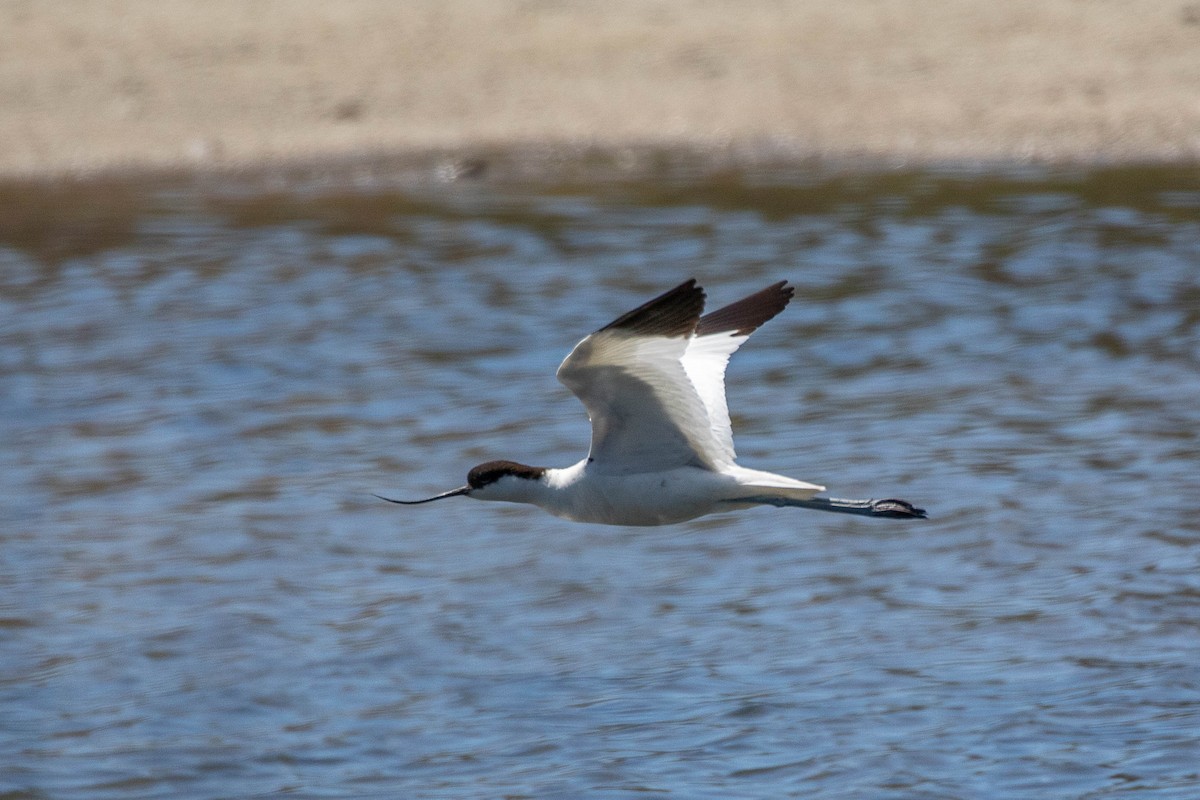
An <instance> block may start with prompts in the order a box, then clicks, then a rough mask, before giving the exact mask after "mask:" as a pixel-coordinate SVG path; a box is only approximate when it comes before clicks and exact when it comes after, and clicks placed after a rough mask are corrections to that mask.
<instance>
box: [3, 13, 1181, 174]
mask: <svg viewBox="0 0 1200 800" xmlns="http://www.w3.org/2000/svg"><path fill="white" fill-rule="evenodd" d="M0 99H2V102H0V177H5V176H6V177H18V176H25V177H40V176H52V175H62V174H79V173H91V172H95V171H97V170H104V171H107V170H113V169H123V168H138V169H160V168H167V169H170V168H179V167H184V168H196V167H198V168H202V169H207V168H210V167H216V168H223V167H233V168H236V167H246V166H258V165H263V164H273V163H287V162H292V163H300V162H305V161H311V160H322V159H354V158H357V157H360V156H375V157H378V156H381V155H382V156H401V157H403V156H404V155H405V154H420V153H429V152H439V153H449V154H457V155H460V156H462V157H464V158H469V157H471V155H472V153H473V152H476V151H479V150H480V149H493V150H494V149H497V148H501V149H502V148H537V147H541V148H549V149H550V150H553V149H555V148H565V149H566V151H568V152H569V151H571V150H572V149H574V150H575V151H579V149H580V148H592V149H593V150H595V149H599V150H601V151H604V150H612V151H614V152H619V151H620V149H621V148H627V147H649V148H660V147H663V148H681V149H685V150H698V151H701V152H706V151H707V152H725V153H728V152H738V153H748V154H753V153H756V152H758V153H762V152H767V153H770V154H772V155H773V156H774V157H780V156H785V157H788V158H796V159H808V158H817V159H824V158H830V159H845V158H850V159H858V158H865V159H876V160H882V161H885V162H888V163H917V164H920V163H944V162H951V163H958V162H964V163H977V162H979V161H992V160H996V161H1011V160H1017V161H1030V160H1035V161H1052V162H1053V161H1071V162H1074V161H1085V162H1090V161H1141V160H1153V161H1170V160H1196V159H1197V158H1198V157H1200V2H1196V1H1194V0H1178V1H1175V0H1172V1H1167V0H1153V1H1152V0H1141V1H1139V0H1092V1H1091V2H1079V1H1078V0H1005V2H1003V3H996V2H992V1H991V0H936V1H935V2H930V3H914V2H911V1H910V0H848V2H845V3H829V2H827V0H796V2H750V3H743V2H723V1H722V0H678V1H677V2H665V1H664V2H654V0H615V1H614V2H606V3H585V2H579V1H578V0H521V1H518V0H512V1H511V2H502V1H500V0H405V2H367V1H366V0H344V1H343V2H338V3H323V2H316V1H315V0H281V1H279V2H269V1H268V0H261V1H258V2H254V3H245V2H241V0H206V1H205V2H203V3H195V2H191V0H167V1H166V2H154V3H147V2H138V0H79V1H78V2H73V3H70V4H67V5H62V4H57V3H39V2H28V1H26V2H17V0H0Z"/></svg>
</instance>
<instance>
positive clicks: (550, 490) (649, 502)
mask: <svg viewBox="0 0 1200 800" xmlns="http://www.w3.org/2000/svg"><path fill="white" fill-rule="evenodd" d="M591 466H592V465H591V464H589V463H588V460H587V459H586V458H585V459H584V460H582V461H580V462H579V463H578V464H574V465H572V466H570V467H565V468H563V469H547V470H546V472H545V474H544V475H542V476H541V477H540V478H537V479H533V480H530V479H525V478H515V477H504V478H500V479H499V480H497V481H495V482H493V483H489V484H487V485H486V486H484V487H482V488H480V489H479V490H476V491H473V492H471V496H472V497H475V498H477V499H480V500H502V501H508V502H514V503H530V504H532V505H535V506H539V507H541V508H543V509H545V510H546V511H549V512H550V513H551V514H553V515H555V516H556V517H562V518H564V519H569V520H573V521H575V522H602V523H605V524H608V525H667V524H670V523H673V522H685V521H687V520H689V519H695V518H696V517H702V516H704V515H705V514H711V513H713V512H715V511H732V510H735V509H737V508H744V507H746V506H748V505H756V503H739V502H737V501H738V499H739V498H746V497H748V496H754V497H761V496H762V495H763V494H764V493H767V492H770V491H786V493H787V494H786V496H793V497H796V498H797V499H802V500H805V499H808V498H809V497H812V496H813V495H814V494H816V493H817V492H818V491H820V490H819V489H818V488H816V487H814V486H812V484H807V483H804V482H803V481H794V480H792V479H791V478H786V477H784V476H782V475H774V474H772V473H769V472H758V471H756V470H751V469H744V468H742V467H738V466H736V465H734V466H731V467H726V468H725V469H724V470H722V471H720V472H715V471H713V470H710V469H704V468H701V467H695V466H683V467H675V468H673V469H666V470H656V471H654V472H633V473H628V474H611V473H607V472H604V471H603V470H599V469H592V468H591Z"/></svg>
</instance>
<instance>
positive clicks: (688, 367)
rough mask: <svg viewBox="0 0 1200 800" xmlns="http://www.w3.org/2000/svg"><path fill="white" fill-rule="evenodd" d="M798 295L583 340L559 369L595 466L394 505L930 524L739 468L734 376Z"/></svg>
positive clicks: (471, 485)
mask: <svg viewBox="0 0 1200 800" xmlns="http://www.w3.org/2000/svg"><path fill="white" fill-rule="evenodd" d="M792 294H793V290H792V289H791V287H789V286H787V283H786V281H780V282H779V283H777V284H775V285H773V286H770V287H768V288H766V289H764V290H762V291H761V292H757V293H755V294H753V295H750V296H749V297H746V298H743V299H742V300H739V301H738V302H736V303H733V304H731V305H728V306H725V307H724V308H721V309H718V310H717V311H714V312H712V313H710V314H707V315H703V316H701V312H702V311H703V308H704V299H705V298H704V290H703V289H701V288H700V287H699V286H697V285H696V282H695V281H694V280H690V281H687V282H685V283H683V284H680V285H679V286H677V287H675V288H674V289H672V290H671V291H669V292H666V293H664V294H662V295H660V296H659V297H656V298H655V299H654V300H651V301H650V302H648V303H646V304H644V305H642V306H640V307H638V308H635V309H634V310H633V311H630V312H628V313H627V314H624V315H622V316H620V317H618V318H617V319H616V320H614V321H613V322H611V323H610V324H608V325H606V326H604V327H603V328H601V329H600V330H598V331H596V332H595V333H593V334H591V335H590V336H587V337H585V338H584V339H583V340H582V341H580V342H579V344H577V345H576V346H575V348H574V349H573V350H572V351H571V354H570V355H568V356H567V358H566V359H565V360H564V361H563V363H562V365H561V366H560V367H559V368H558V379H559V380H560V381H561V382H562V383H563V384H564V385H566V386H567V388H569V389H570V390H571V391H572V392H574V393H575V395H576V396H578V397H579V399H580V400H581V401H582V402H583V404H584V406H585V407H586V408H587V411H588V417H589V418H590V419H591V422H592V446H591V450H590V452H589V453H588V457H587V458H585V459H583V460H582V461H580V462H579V463H577V464H575V465H573V466H570V467H565V468H561V469H555V468H548V467H531V466H528V465H526V464H520V463H517V462H513V461H489V462H486V463H484V464H480V465H479V466H477V467H475V468H474V469H472V470H471V472H470V474H469V475H468V477H467V485H466V486H463V487H460V488H458V489H454V490H452V491H449V492H445V493H444V494H440V495H437V496H435V497H430V498H427V499H425V500H416V501H403V500H393V501H391V502H398V503H405V504H412V503H424V502H429V501H430V500H439V499H442V498H445V497H454V496H458V495H465V496H467V497H473V498H475V499H477V500H500V501H507V502H514V503H530V504H533V505H536V506H539V507H541V508H543V509H545V510H546V511H549V512H550V513H551V514H554V515H555V516H559V517H564V518H566V519H570V520H575V521H578V522H599V523H605V524H608V525H665V524H669V523H673V522H683V521H685V520H689V519H694V518H696V517H700V516H704V515H705V514H710V513H713V512H715V511H730V510H734V509H738V508H746V507H749V506H754V505H776V506H801V507H806V508H817V509H820V510H825V511H841V512H846V513H854V514H866V515H872V516H884V517H923V516H924V515H925V512H924V511H922V510H921V509H917V508H914V507H913V506H912V505H910V504H908V503H906V502H904V501H903V500H879V501H876V500H834V499H827V498H816V497H814V496H815V495H816V494H817V493H818V492H821V491H824V489H825V487H824V486H818V485H817V484H814V483H807V482H805V481H800V480H796V479H794V478H789V477H786V476H784V475H776V474H774V473H770V472H761V471H758V470H752V469H746V468H745V467H741V466H739V465H738V464H737V463H735V458H736V457H735V455H734V449H733V432H732V429H731V427H730V422H729V410H728V408H727V407H726V400H725V365H726V364H727V363H728V362H729V357H730V356H731V355H732V354H733V352H734V351H735V350H737V349H738V347H740V346H741V345H742V343H743V342H745V341H746V339H747V338H749V336H750V334H751V333H753V332H754V330H756V329H757V328H758V326H760V325H761V324H763V323H764V322H766V321H767V320H769V319H771V318H772V317H774V316H775V315H776V314H778V313H779V312H780V311H782V310H783V308H784V307H785V306H786V305H787V304H788V301H789V300H790V299H791V297H792ZM384 499H387V498H384Z"/></svg>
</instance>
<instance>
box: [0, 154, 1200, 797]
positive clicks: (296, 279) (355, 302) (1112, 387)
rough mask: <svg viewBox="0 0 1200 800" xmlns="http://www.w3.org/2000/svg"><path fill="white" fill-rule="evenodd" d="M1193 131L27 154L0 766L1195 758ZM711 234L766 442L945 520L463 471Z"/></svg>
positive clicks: (774, 764)
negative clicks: (509, 487) (547, 501)
mask: <svg viewBox="0 0 1200 800" xmlns="http://www.w3.org/2000/svg"><path fill="white" fill-rule="evenodd" d="M1198 177H1200V175H1198V174H1197V173H1196V171H1194V170H1181V169H1174V170H1171V169H1164V170H1112V171H1101V172H1092V173H1075V174H1054V175H1041V174H1029V175H1010V176H1003V177H987V176H979V175H974V176H954V175H948V176H941V175H929V174H910V175H881V176H857V177H825V178H812V179H810V180H808V181H804V182H799V183H794V184H786V185H780V184H778V183H772V182H770V181H767V180H763V179H754V178H748V177H745V176H737V175H730V176H724V177H719V176H718V177H713V178H708V179H704V180H696V181H693V182H688V181H680V182H675V183H668V184H667V185H660V184H643V185H636V184H631V185H624V186H622V185H612V186H601V187H591V188H580V187H558V188H553V189H550V188H547V189H543V190H531V189H522V190H520V191H517V190H514V189H513V188H512V187H503V186H499V185H494V184H491V185H489V184H488V183H486V182H484V183H474V184H473V183H469V182H468V183H464V184H453V185H448V186H445V187H442V188H440V189H438V188H426V189H409V190H406V191H400V190H385V189H375V190H366V189H363V190H349V189H346V190H334V189H329V188H320V187H308V188H297V189H294V190H286V191H284V190H277V191H273V192H270V191H265V190H255V189H249V188H247V187H244V186H243V187H241V188H237V187H227V188H225V189H220V188H213V187H206V188H205V187H198V186H195V185H192V184H187V183H182V182H181V183H180V184H178V185H169V184H168V185H153V186H137V185H100V184H97V185H91V186H82V187H81V186H61V187H31V186H23V187H9V188H7V189H4V190H3V191H0V210H2V211H3V214H2V215H0V216H2V217H3V220H2V221H0V297H2V301H0V376H2V385H3V392H2V393H0V435H2V438H3V443H4V444H3V448H2V449H0V491H2V492H3V508H2V511H0V513H2V523H3V524H2V529H0V582H2V583H0V585H2V587H3V588H2V594H0V709H2V712H0V720H2V721H0V797H4V798H20V797H31V798H42V797H45V798H63V797H82V796H86V797H94V798H106V797H111V798H141V797H146V798H150V797H167V796H170V797H183V798H202V797H236V796H252V795H267V794H274V793H286V794H291V795H294V796H297V797H327V796H348V795H365V796H381V797H382V796H390V797H407V798H432V797H453V798H464V797H481V798H484V797H486V798H492V797H501V796H507V797H539V798H540V797H585V796H586V797H635V796H636V797H642V796H646V795H650V796H654V795H657V794H662V795H672V796H677V797H687V798H701V797H712V798H729V797H806V798H808V797H821V798H863V797H882V796H896V797H906V798H980V797H989V798H991V797H995V798H1031V799H1032V798H1037V799H1038V800H1042V799H1043V798H1048V797H1055V798H1067V797H1071V798H1084V797H1087V798H1094V797H1108V796H1117V795H1121V796H1123V795H1125V794H1126V793H1128V794H1134V793H1136V796H1138V797H1144V798H1178V797H1190V796H1194V795H1195V794H1196V793H1197V792H1200V745H1198V743H1197V742H1198V735H1197V734H1198V733H1200V572H1198V571H1197V560H1198V554H1200V520H1198V517H1197V499H1198V497H1200V494H1198V492H1197V474H1198V470H1197V467H1198V462H1200V438H1198V437H1200V434H1198V431H1200V181H1198V180H1197V179H1198ZM693 275H694V276H696V277H697V278H699V279H700V280H701V283H702V284H704V285H705V286H706V287H707V288H708V290H709V294H710V298H711V299H712V302H713V303H714V304H719V303H722V302H725V301H729V300H733V299H736V298H738V297H741V296H742V295H743V294H746V293H749V292H751V291H754V290H756V289H758V288H761V287H762V286H764V285H766V284H767V283H769V282H772V281H774V280H776V279H780V278H789V279H791V280H792V281H794V282H795V283H796V284H797V285H798V286H799V292H798V296H797V298H796V301H794V302H793V304H792V306H791V307H789V309H788V310H787V311H786V312H785V313H784V314H783V315H781V316H780V317H779V318H777V319H776V320H774V321H772V322H771V323H770V324H769V325H767V326H766V327H764V328H763V329H762V330H761V331H760V332H759V333H758V334H756V336H755V339H754V341H753V342H751V344H750V346H748V347H746V348H745V349H744V350H743V351H741V352H740V353H739V354H738V355H737V357H736V358H735V359H734V361H733V363H732V366H731V369H730V373H729V394H730V402H731V407H732V409H733V412H734V426H735V433H736V434H737V441H738V445H739V453H740V455H741V458H742V461H743V462H744V463H746V464H748V465H752V466H757V467H761V468H764V469H771V470H776V471H780V472H785V473H787V474H791V475H794V476H796V477H799V478H804V479H808V480H813V481H818V482H821V483H824V484H827V485H828V486H829V487H830V490H831V492H832V493H834V494H835V495H839V496H851V497H854V496H883V495H895V496H900V497H906V498H908V499H910V500H912V501H914V502H916V503H917V504H919V505H922V506H925V507H926V508H928V509H929V511H930V514H931V517H932V518H931V519H930V520H929V521H927V522H923V523H902V522H895V521H890V522H885V521H874V520H863V519H858V518H842V517H840V516H836V515H828V514H820V513H816V512H805V511H798V510H794V509H785V510H780V509H757V510H754V511H751V512H746V513H743V514H740V515H727V516H717V517H710V518H707V519H704V520H700V521H697V522H693V523H689V524H683V525H677V526H670V527H664V528H649V529H620V528H606V527H602V526H589V525H580V524H571V523H567V522H564V521H561V520H558V519H555V518H553V517H550V516H548V515H546V514H544V513H542V512H540V511H538V510H536V509H533V508H525V507H519V506H509V505H504V504H483V503H476V502H471V501H467V500H462V501H446V502H445V503H441V504H438V505H432V506H421V507H416V508H400V507H397V506H390V505H386V504H384V503H381V502H379V501H377V500H375V499H374V498H372V497H371V496H370V493H371V492H381V493H389V494H392V495H398V496H408V497H416V496H423V495H425V494H427V493H431V492H435V491H440V490H444V489H447V488H451V487H453V486H457V485H459V484H460V483H461V482H462V479H463V477H464V474H465V471H466V469H467V468H468V467H470V466H471V465H473V464H474V463H476V462H478V461H482V460H486V459H488V458H494V457H510V458H515V459H518V460H522V461H526V462H528V463H535V464H537V463H545V464H552V465H553V464H558V465H565V464H568V463H572V462H573V461H574V460H576V459H577V458H579V457H580V456H581V455H582V453H583V452H584V450H585V449H586V442H587V431H588V429H587V422H586V418H585V417H584V415H583V412H582V408H581V407H580V406H579V405H578V404H577V402H576V401H575V399H574V398H573V397H571V396H570V394H569V393H567V391H566V390H565V389H563V388H562V387H560V386H559V385H558V384H557V383H556V382H555V380H554V369H555V368H556V367H557V365H558V362H559V361H560V359H561V358H562V357H563V355H565V353H566V352H567V351H568V350H569V349H570V347H571V346H572V345H573V344H574V342H575V341H576V340H577V339H578V338H579V337H580V336H581V335H582V334H584V333H586V332H588V331H589V330H592V329H594V328H596V327H598V326H599V325H602V324H604V323H606V322H607V321H609V320H610V319H611V318H613V317H614V316H616V315H617V314H619V313H620V312H622V311H624V310H626V309H628V308H630V307H632V306H634V305H636V304H638V303H640V302H642V301H643V300H645V299H648V298H649V297H651V296H652V295H654V294H655V293H657V292H659V291H662V290H664V289H666V288H669V287H670V286H672V285H674V284H675V283H677V282H679V281H680V280H682V279H684V278H686V277H689V276H693Z"/></svg>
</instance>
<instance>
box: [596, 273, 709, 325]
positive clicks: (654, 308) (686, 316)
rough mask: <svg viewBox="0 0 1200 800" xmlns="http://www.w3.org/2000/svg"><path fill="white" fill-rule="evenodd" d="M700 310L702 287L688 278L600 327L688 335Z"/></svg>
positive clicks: (696, 321)
mask: <svg viewBox="0 0 1200 800" xmlns="http://www.w3.org/2000/svg"><path fill="white" fill-rule="evenodd" d="M703 311H704V290H703V289H702V288H700V287H699V286H697V285H696V279H695V278H689V279H688V280H686V281H684V282H683V283H681V284H679V285H678V286H676V287H675V288H674V289H671V290H669V291H666V292H663V293H662V294H660V295H659V296H658V297H656V298H654V299H653V300H650V301H649V302H646V303H643V304H642V305H640V306H638V307H637V308H635V309H633V310H632V311H628V312H626V313H624V314H622V315H621V316H619V317H617V318H616V319H614V320H613V321H612V322H610V323H608V324H607V325H605V326H604V327H603V328H601V329H600V330H602V331H610V330H619V331H624V332H627V333H631V334H635V335H640V336H666V337H669V338H675V337H678V336H691V335H692V331H694V330H696V324H697V323H698V322H699V321H700V314H701V313H702V312H703Z"/></svg>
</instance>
